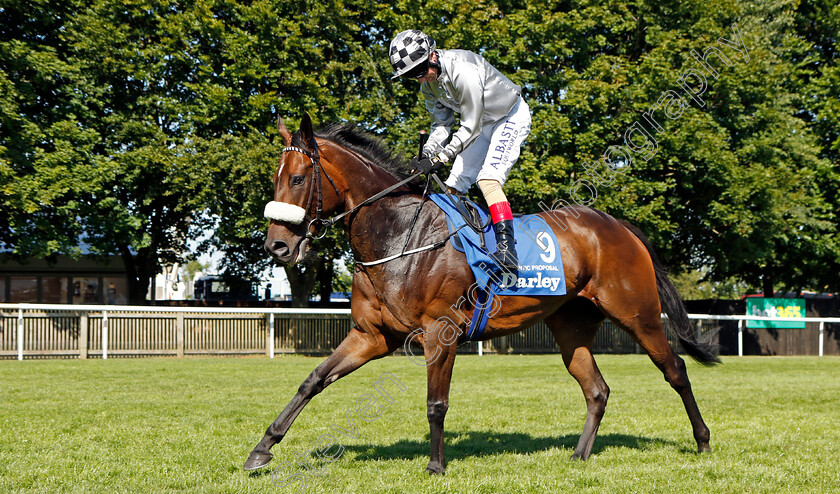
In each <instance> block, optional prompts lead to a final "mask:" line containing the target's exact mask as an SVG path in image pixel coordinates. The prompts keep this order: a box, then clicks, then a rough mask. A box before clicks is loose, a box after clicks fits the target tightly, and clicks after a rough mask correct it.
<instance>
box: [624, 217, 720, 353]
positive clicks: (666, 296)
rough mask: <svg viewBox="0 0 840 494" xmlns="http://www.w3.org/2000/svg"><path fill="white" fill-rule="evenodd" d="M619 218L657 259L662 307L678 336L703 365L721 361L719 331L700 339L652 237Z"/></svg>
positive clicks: (657, 279)
mask: <svg viewBox="0 0 840 494" xmlns="http://www.w3.org/2000/svg"><path fill="white" fill-rule="evenodd" d="M618 221H619V222H620V223H621V224H622V225H624V227H625V228H627V229H628V230H630V232H631V233H633V235H635V236H636V237H637V238H638V239H639V240H641V242H642V243H643V244H644V246H645V248H646V249H647V251H648V254H650V259H651V261H653V269H654V272H655V273H656V289H657V291H658V292H659V303H660V304H661V305H662V310H663V311H664V312H665V314H667V315H668V319H669V320H670V321H671V324H672V325H673V327H674V330H675V332H676V334H677V338H679V340H680V343H681V344H682V346H683V348H684V349H685V351H686V353H688V354H689V355H690V356H691V357H692V358H693V359H694V360H696V361H697V362H699V363H701V364H703V365H708V366H712V365H716V364H719V363H720V359H719V358H718V357H717V355H715V353H716V352H717V350H718V347H717V345H715V344H714V343H713V342H712V341H713V340H714V338H715V337H716V336H717V332H718V330H714V331H710V332H707V333H706V334H704V335H703V336H702V337H701V338H700V339H699V340H698V339H697V337H696V336H695V334H694V331H693V330H692V328H691V322H690V321H689V319H688V313H687V312H686V310H685V305H684V304H683V301H682V299H681V298H680V295H679V293H677V289H676V288H674V285H673V284H672V283H671V280H670V279H668V273H667V272H666V271H665V268H664V267H663V266H662V263H660V262H659V258H658V257H657V256H656V252H654V250H653V245H651V243H650V240H648V238H647V237H646V236H645V234H644V233H642V231H641V230H639V229H638V228H636V227H635V226H633V225H631V224H630V223H627V222H626V221H621V220H618Z"/></svg>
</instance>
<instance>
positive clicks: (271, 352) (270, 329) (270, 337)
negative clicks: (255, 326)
mask: <svg viewBox="0 0 840 494" xmlns="http://www.w3.org/2000/svg"><path fill="white" fill-rule="evenodd" d="M266 347H267V349H268V350H267V352H268V358H274V312H272V313H270V314H269V315H268V345H267V346H266Z"/></svg>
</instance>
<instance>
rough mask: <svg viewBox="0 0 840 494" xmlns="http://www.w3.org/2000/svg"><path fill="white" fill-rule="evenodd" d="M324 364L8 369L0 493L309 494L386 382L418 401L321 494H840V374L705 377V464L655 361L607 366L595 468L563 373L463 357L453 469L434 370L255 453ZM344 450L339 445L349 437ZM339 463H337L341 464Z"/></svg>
mask: <svg viewBox="0 0 840 494" xmlns="http://www.w3.org/2000/svg"><path fill="white" fill-rule="evenodd" d="M320 360H321V359H315V358H306V357H280V358H277V359H274V360H269V359H265V358H243V359H223V358H219V359H211V358H207V359H180V360H176V359H159V358H154V359H135V360H119V359H111V360H107V361H101V360H89V361H70V360H65V361H24V362H17V361H0V492H50V493H52V492H260V493H264V492H277V493H280V492H289V493H291V492H295V489H296V488H297V487H298V486H299V484H298V483H297V482H293V483H292V484H290V485H289V486H286V487H284V488H281V487H278V486H277V485H275V484H274V483H273V481H272V475H271V474H270V472H271V469H276V468H277V467H278V466H280V465H281V464H283V462H285V461H291V462H294V461H295V456H294V454H295V453H298V454H302V453H303V452H305V451H308V450H310V449H312V448H313V447H315V446H316V443H317V440H318V437H319V436H321V435H323V434H327V433H329V432H331V426H332V425H334V424H335V425H336V426H339V425H345V426H346V424H347V419H346V417H345V411H346V410H347V409H352V408H353V407H354V405H355V403H356V400H357V399H358V398H359V397H360V396H362V395H364V394H366V393H370V392H372V390H373V388H372V385H373V384H374V383H375V382H376V381H377V379H378V378H379V376H380V375H381V374H383V373H385V372H391V373H393V374H394V375H396V376H397V377H398V378H399V379H400V380H401V381H402V382H403V383H404V384H405V386H406V387H407V390H406V391H405V392H398V391H394V390H393V388H392V395H393V397H394V399H395V402H394V403H393V404H388V405H387V406H386V407H384V408H383V410H382V413H381V415H380V416H379V417H377V418H376V419H375V420H373V421H370V422H365V421H362V420H359V418H358V417H356V425H357V427H358V438H357V439H351V438H348V437H345V436H339V437H340V439H341V441H340V442H341V444H342V447H343V448H344V453H343V455H342V456H341V457H340V458H339V459H338V460H336V461H334V462H332V463H315V461H316V460H314V459H312V460H310V461H312V462H313V466H314V467H315V468H322V469H323V471H322V472H321V474H320V475H318V476H316V475H311V474H306V472H307V471H306V470H304V469H302V468H301V467H298V466H287V468H286V469H284V470H282V471H280V475H279V479H284V478H286V477H288V476H290V475H294V474H297V475H300V476H304V475H306V478H307V479H308V480H309V482H310V487H309V492H337V493H374V492H377V493H379V492H382V493H385V492H387V493H404V492H409V493H415V492H417V493H426V492H428V493H432V492H433V493H441V492H451V493H490V492H493V493H496V492H498V493H516V492H563V491H571V492H667V493H671V492H733V493H735V492H737V493H740V492H768V493H771V492H772V493H776V492H815V493H817V492H818V493H824V492H840V359H838V358H831V357H824V358H810V357H803V358H771V357H745V358H726V359H724V365H722V366H719V367H716V368H712V369H707V368H702V367H700V366H698V365H696V364H694V363H689V376H690V377H691V379H692V384H693V387H694V391H695V395H696V397H697V401H698V403H699V405H700V410H701V411H702V412H703V414H704V417H705V419H706V422H707V424H708V425H709V428H710V429H711V431H712V448H713V450H714V451H713V453H711V454H704V455H698V454H696V453H695V452H694V451H695V443H694V440H693V439H692V436H691V430H690V427H689V423H688V418H687V417H686V415H685V412H684V410H683V408H682V404H681V402H680V400H679V397H678V396H677V394H676V393H675V392H674V391H673V390H671V388H670V387H669V386H668V385H667V383H665V381H664V380H663V378H662V375H661V374H660V373H659V371H658V370H657V369H656V368H655V367H654V366H653V365H652V364H651V363H650V361H649V360H647V358H645V357H642V356H635V355H627V356H612V355H602V356H598V362H599V365H600V367H601V370H602V372H603V374H604V376H605V378H606V380H607V382H608V383H609V385H610V387H611V389H612V393H611V395H610V402H609V405H608V407H607V413H606V416H605V417H604V421H603V422H602V425H601V430H600V433H599V435H598V438H597V439H596V441H595V447H594V450H593V455H592V457H591V458H590V459H589V460H588V461H586V462H572V461H569V456H570V455H571V453H572V451H573V450H574V447H575V444H576V443H577V439H578V434H579V433H580V431H581V428H582V426H583V419H584V416H585V408H584V403H583V395H582V394H581V392H580V389H579V388H578V386H577V384H576V383H575V382H574V381H573V379H572V378H571V377H570V376H569V375H568V374H567V373H566V370H565V369H564V368H563V364H562V361H561V359H560V357H559V356H556V355H548V356H494V355H488V356H484V357H476V356H462V357H459V358H458V361H457V362H456V365H455V376H454V379H453V387H452V394H451V397H450V409H449V413H448V415H447V420H446V430H447V441H446V442H447V450H446V451H447V458H448V469H447V473H446V475H445V476H443V477H429V476H428V475H426V474H425V473H424V469H425V466H426V463H427V462H428V424H427V422H426V413H425V412H426V404H425V396H426V378H425V369H423V368H421V367H418V366H416V365H414V364H412V363H411V362H410V361H409V360H408V359H407V358H404V357H392V358H386V359H383V360H380V361H377V362H372V363H370V364H368V365H367V366H365V367H363V368H362V369H360V370H358V371H357V372H356V373H354V374H352V375H351V376H349V377H347V378H345V379H342V380H340V381H338V382H336V383H335V384H333V385H332V386H330V387H329V388H328V389H327V390H326V391H325V392H324V393H322V394H321V395H319V396H318V397H316V398H315V399H314V400H313V401H312V402H311V403H310V404H309V406H307V408H306V409H304V411H303V412H302V413H301V415H300V416H299V417H298V420H297V422H296V423H295V424H294V425H293V426H292V429H291V430H290V431H289V434H288V436H287V437H286V439H285V440H284V442H283V443H281V444H279V445H277V446H276V447H275V448H274V450H273V452H274V453H275V458H274V460H273V461H272V463H271V469H263V470H261V471H257V473H246V472H243V471H242V470H241V466H242V463H243V462H244V460H245V458H246V457H247V455H248V453H249V452H250V450H251V449H252V448H253V446H254V445H255V444H256V442H257V441H258V440H259V439H260V437H261V436H262V433H263V432H264V431H265V428H266V427H267V426H268V424H269V423H270V422H271V421H272V420H273V419H274V418H275V417H276V416H277V414H278V413H279V412H280V411H281V410H282V409H283V407H284V406H285V405H286V403H287V402H288V400H289V399H290V398H291V397H292V395H293V394H294V393H295V391H296V390H297V387H298V385H299V384H300V382H301V381H302V380H303V379H304V378H305V377H306V375H307V374H308V373H309V371H311V370H312V369H313V368H314V367H315V366H316V365H317V364H318V363H319V362H320ZM333 434H334V435H335V433H333ZM337 448H338V447H337V446H335V447H334V448H333V449H332V450H331V451H332V452H336V451H339V450H338V449H337Z"/></svg>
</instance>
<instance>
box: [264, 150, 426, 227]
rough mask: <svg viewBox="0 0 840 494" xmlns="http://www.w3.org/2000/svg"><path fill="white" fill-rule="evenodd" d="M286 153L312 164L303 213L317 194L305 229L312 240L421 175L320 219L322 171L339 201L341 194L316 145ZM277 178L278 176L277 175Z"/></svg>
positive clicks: (411, 177)
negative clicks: (297, 155)
mask: <svg viewBox="0 0 840 494" xmlns="http://www.w3.org/2000/svg"><path fill="white" fill-rule="evenodd" d="M286 151H296V152H298V153H301V154H303V155H304V156H306V157H307V158H309V160H310V161H311V162H312V174H313V177H314V178H315V179H314V180H312V181H311V185H310V187H309V200H308V201H307V203H306V209H305V211H306V212H307V214H308V213H309V210H310V208H311V207H312V199H313V198H314V197H315V194H317V197H318V205H317V208H316V209H315V218H313V219H312V220H310V221H309V226H307V228H306V237H307V238H314V239H321V238H324V236H325V235H326V234H327V228H329V227H330V226H332V225H334V224H336V223H338V221H339V220H341V219H342V218H344V217H345V216H348V215H351V214H353V213H355V212H356V211H358V210H359V209H360V208H362V207H364V206H367V205H368V204H371V203H373V202H375V201H378V200H379V199H382V198H383V197H385V196H386V195H388V194H390V193H391V192H393V191H395V190H397V189H399V188H400V187H402V186H403V185H405V184H407V183H409V182H411V181H412V180H414V179H415V178H417V177H419V176H420V175H422V174H423V173H422V172H420V173H415V174H413V175H411V176H409V177H408V178H406V179H404V180H402V181H400V182H397V183H395V184H394V185H391V186H390V187H387V188H385V189H384V190H382V191H380V192H377V193H376V194H374V195H373V196H371V197H368V198H367V199H365V200H364V201H362V202H360V203H359V204H357V205H356V206H354V207H353V208H351V209H348V210H347V211H344V212H343V213H340V214H337V215H335V216H333V217H331V218H326V219H322V218H321V213H323V212H324V208H323V198H322V194H321V172H322V171H323V173H324V176H325V177H327V180H329V182H330V185H332V187H333V190H335V194H336V196H338V198H339V199H341V194H340V193H339V192H338V187H336V185H335V182H334V181H333V179H332V177H330V174H329V173H327V170H326V168H324V167H323V166H322V165H321V155H320V153H319V152H318V147H317V145H316V146H314V149H313V151H309V150H308V149H304V148H301V147H297V146H286V148H285V149H283V152H284V153H285V152H286ZM281 170H282V168H281ZM278 173H279V172H278ZM278 178H279V175H278ZM427 190H428V184H427ZM313 192H314V193H313ZM424 197H425V193H424ZM313 225H314V226H315V232H317V231H318V227H319V226H321V227H324V230H323V233H321V235H318V236H315V233H313V232H312V227H313Z"/></svg>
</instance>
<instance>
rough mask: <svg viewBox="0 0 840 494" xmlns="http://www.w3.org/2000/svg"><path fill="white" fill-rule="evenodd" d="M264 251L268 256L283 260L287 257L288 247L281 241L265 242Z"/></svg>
mask: <svg viewBox="0 0 840 494" xmlns="http://www.w3.org/2000/svg"><path fill="white" fill-rule="evenodd" d="M265 250H267V251H268V253H269V254H272V255H274V256H276V257H278V258H280V259H283V258H285V257H287V256H288V255H289V246H288V245H287V244H286V242H283V241H282V240H274V241H273V242H272V241H269V242H266V243H265Z"/></svg>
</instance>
